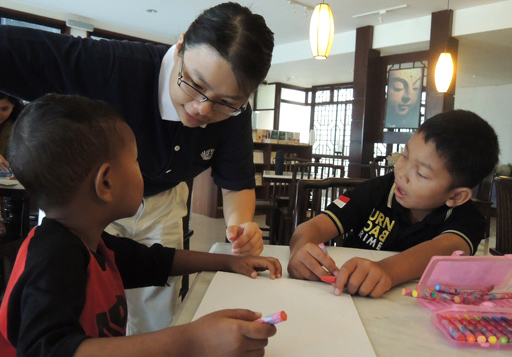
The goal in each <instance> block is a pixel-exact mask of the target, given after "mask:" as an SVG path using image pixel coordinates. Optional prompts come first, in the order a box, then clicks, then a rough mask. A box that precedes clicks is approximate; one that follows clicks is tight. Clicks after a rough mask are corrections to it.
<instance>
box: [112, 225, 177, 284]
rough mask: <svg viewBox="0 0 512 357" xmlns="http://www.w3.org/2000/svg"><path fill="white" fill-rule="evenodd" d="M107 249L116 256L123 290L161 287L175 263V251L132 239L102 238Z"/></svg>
mask: <svg viewBox="0 0 512 357" xmlns="http://www.w3.org/2000/svg"><path fill="white" fill-rule="evenodd" d="M102 238H103V241H104V242H105V245H106V246H107V248H109V249H110V250H112V251H113V252H114V254H115V259H116V265H117V268H118V269H119V273H120V274H121V278H122V279H123V285H124V287H125V288H126V289H133V288H141V287H146V286H164V285H165V283H166V282H167V279H168V278H169V275H170V272H171V268H172V263H173V260H174V253H175V252H176V250H175V249H174V248H167V247H164V246H162V245H160V244H153V245H152V246H151V247H147V246H145V245H144V244H141V243H138V242H136V241H134V240H133V239H129V238H121V237H115V236H112V235H110V234H108V233H106V232H104V233H103V235H102Z"/></svg>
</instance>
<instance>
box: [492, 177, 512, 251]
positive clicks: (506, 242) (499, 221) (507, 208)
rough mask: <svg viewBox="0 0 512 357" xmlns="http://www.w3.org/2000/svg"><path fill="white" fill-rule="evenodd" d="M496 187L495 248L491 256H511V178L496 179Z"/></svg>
mask: <svg viewBox="0 0 512 357" xmlns="http://www.w3.org/2000/svg"><path fill="white" fill-rule="evenodd" d="M494 183H495V185H496V199H497V202H496V248H495V249H493V248H491V249H489V252H490V253H491V254H492V255H504V254H512V213H511V212H512V177H497V178H496V179H495V180H494Z"/></svg>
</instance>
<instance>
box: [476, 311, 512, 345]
mask: <svg viewBox="0 0 512 357" xmlns="http://www.w3.org/2000/svg"><path fill="white" fill-rule="evenodd" d="M482 319H484V320H485V321H487V323H488V324H489V325H490V326H492V328H494V331H495V333H494V334H495V335H496V337H498V333H500V334H501V335H503V336H502V337H500V338H499V341H500V342H501V343H508V342H509V341H511V340H512V332H510V331H509V330H508V328H503V326H501V325H500V324H498V323H497V322H496V321H494V320H493V319H492V318H490V317H489V316H482ZM492 331H493V330H491V332H492Z"/></svg>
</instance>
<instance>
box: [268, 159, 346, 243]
mask: <svg viewBox="0 0 512 357" xmlns="http://www.w3.org/2000/svg"><path fill="white" fill-rule="evenodd" d="M344 173H345V167H344V166H342V165H333V164H326V163H316V162H315V163H313V162H309V163H297V164H294V165H293V166H292V178H291V181H290V184H289V188H288V197H287V199H282V200H281V201H280V202H277V205H278V207H279V229H278V241H277V243H278V244H287V242H289V241H290V238H291V235H292V233H293V215H294V213H295V202H296V188H297V182H298V181H300V180H303V179H306V180H319V179H326V178H329V177H343V175H344Z"/></svg>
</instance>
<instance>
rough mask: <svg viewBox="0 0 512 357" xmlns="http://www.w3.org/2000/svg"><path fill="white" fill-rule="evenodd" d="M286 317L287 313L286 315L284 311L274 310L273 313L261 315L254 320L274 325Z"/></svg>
mask: <svg viewBox="0 0 512 357" xmlns="http://www.w3.org/2000/svg"><path fill="white" fill-rule="evenodd" d="M287 319H288V315H286V312H284V311H279V312H276V313H275V314H272V315H268V316H265V317H262V318H261V319H258V320H256V322H258V323H260V324H267V325H275V324H277V323H279V322H283V321H286V320H287Z"/></svg>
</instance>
